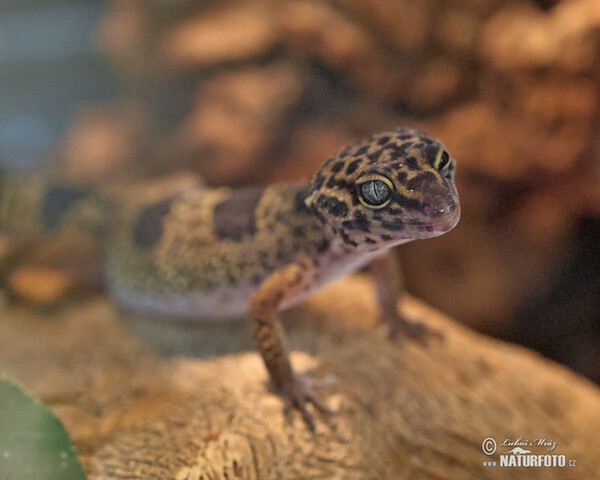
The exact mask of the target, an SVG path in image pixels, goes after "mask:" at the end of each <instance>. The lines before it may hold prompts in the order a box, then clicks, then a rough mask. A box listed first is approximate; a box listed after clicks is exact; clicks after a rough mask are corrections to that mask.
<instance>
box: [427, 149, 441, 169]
mask: <svg viewBox="0 0 600 480" xmlns="http://www.w3.org/2000/svg"><path fill="white" fill-rule="evenodd" d="M438 152H439V148H438V147H437V146H436V145H428V146H427V148H426V149H425V156H426V157H427V161H428V162H429V165H431V166H433V164H434V163H435V159H436V158H437V154H438Z"/></svg>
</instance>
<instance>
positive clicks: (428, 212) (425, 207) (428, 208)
mask: <svg viewBox="0 0 600 480" xmlns="http://www.w3.org/2000/svg"><path fill="white" fill-rule="evenodd" d="M423 213H424V214H425V215H427V216H428V217H429V216H430V215H431V205H429V204H428V203H426V204H425V205H423Z"/></svg>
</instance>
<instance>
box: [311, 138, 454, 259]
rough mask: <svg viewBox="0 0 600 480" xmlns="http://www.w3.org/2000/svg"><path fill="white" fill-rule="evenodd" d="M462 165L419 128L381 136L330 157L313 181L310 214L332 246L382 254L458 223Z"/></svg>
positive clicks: (366, 140) (440, 232) (448, 228)
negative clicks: (458, 182) (458, 166)
mask: <svg viewBox="0 0 600 480" xmlns="http://www.w3.org/2000/svg"><path fill="white" fill-rule="evenodd" d="M455 171H456V162H455V161H454V159H453V158H452V157H451V156H450V154H449V153H448V151H447V150H446V148H445V147H444V145H443V144H442V143H441V142H440V141H439V140H437V139H435V138H434V137H432V136H430V135H428V134H427V133H425V132H423V131H421V130H417V129H413V128H398V129H396V130H391V131H386V132H381V133H378V134H376V135H373V136H372V137H370V138H368V139H365V140H362V141H359V142H357V143H355V144H353V145H350V146H348V147H346V148H344V149H343V150H341V151H340V152H338V153H337V154H336V155H334V156H333V157H332V158H330V159H329V160H328V161H327V162H325V164H324V165H323V166H322V167H321V169H320V170H319V171H318V172H317V174H316V175H315V176H314V178H313V179H312V182H311V186H310V192H309V195H308V197H307V198H306V205H307V207H308V208H309V209H310V210H311V211H312V212H314V213H315V214H316V215H317V217H318V218H319V219H320V220H321V222H323V224H324V225H325V226H326V231H327V232H328V235H329V236H330V237H332V238H331V240H338V241H339V242H340V243H341V244H343V245H345V246H347V248H349V249H355V250H359V251H375V250H380V249H385V248H389V247H392V246H394V245H398V244H400V243H405V242H407V241H409V240H416V239H421V238H430V237H436V236H438V235H441V234H443V233H445V232H447V231H449V230H451V229H452V228H454V226H455V225H456V224H457V223H458V220H459V218H460V204H459V201H458V194H457V192H456V186H455V185H454V174H455Z"/></svg>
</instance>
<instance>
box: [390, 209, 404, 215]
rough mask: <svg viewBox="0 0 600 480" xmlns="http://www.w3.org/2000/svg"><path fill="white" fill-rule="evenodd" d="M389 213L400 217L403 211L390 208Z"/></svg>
mask: <svg viewBox="0 0 600 480" xmlns="http://www.w3.org/2000/svg"><path fill="white" fill-rule="evenodd" d="M387 212H388V213H389V214H390V215H400V214H401V213H402V209H400V208H388V209H387Z"/></svg>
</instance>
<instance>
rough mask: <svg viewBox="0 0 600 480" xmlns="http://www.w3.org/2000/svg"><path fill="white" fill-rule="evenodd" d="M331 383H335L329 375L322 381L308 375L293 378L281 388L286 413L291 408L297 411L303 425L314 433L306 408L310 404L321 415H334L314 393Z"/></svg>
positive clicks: (311, 420) (311, 418) (312, 421)
mask: <svg viewBox="0 0 600 480" xmlns="http://www.w3.org/2000/svg"><path fill="white" fill-rule="evenodd" d="M333 383H335V377H333V376H331V375H330V376H328V377H326V378H323V379H314V378H312V377H311V376H309V375H308V374H303V375H296V376H294V378H293V379H292V380H291V381H290V382H288V383H287V384H286V385H285V386H284V387H283V388H282V394H283V398H284V402H285V410H286V412H289V411H290V410H291V409H292V408H296V409H298V411H299V412H300V414H301V415H302V419H303V420H304V423H305V424H306V425H307V426H308V428H309V429H310V430H311V431H312V432H314V431H315V419H314V416H313V415H312V414H311V413H310V412H309V411H308V408H307V406H308V404H309V403H311V404H312V405H313V407H314V408H315V410H317V411H318V412H319V413H320V414H321V415H332V414H334V413H335V412H334V411H333V410H332V409H331V408H330V407H329V406H328V405H327V404H326V403H325V402H324V401H323V400H321V399H320V398H319V396H318V395H317V393H316V390H317V389H318V388H322V387H327V386H330V385H332V384H333Z"/></svg>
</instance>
